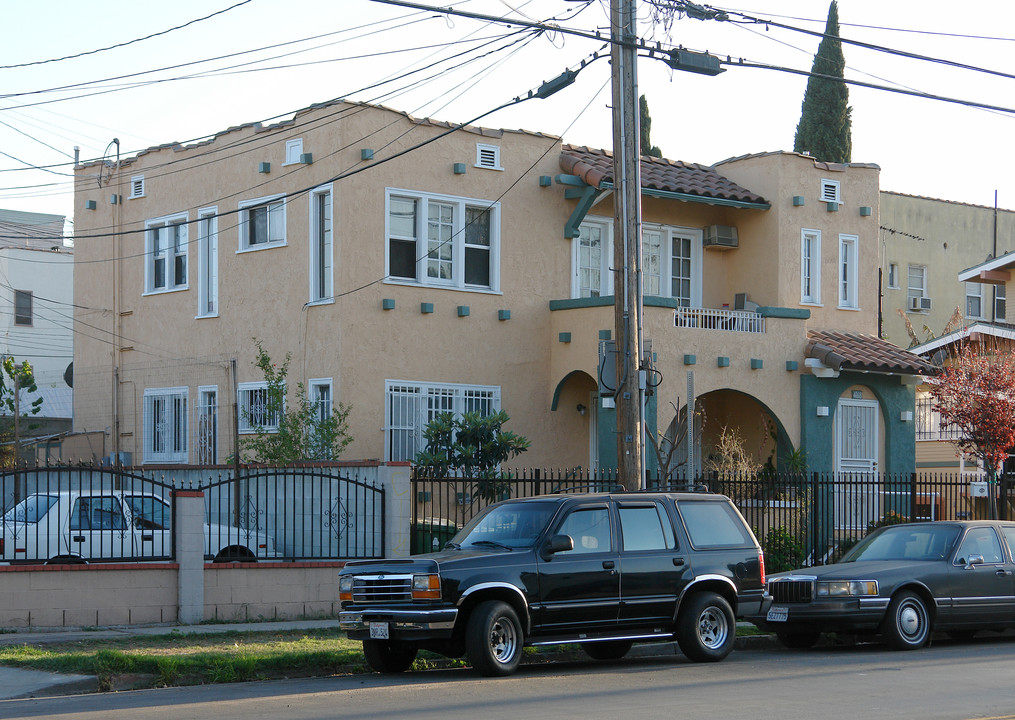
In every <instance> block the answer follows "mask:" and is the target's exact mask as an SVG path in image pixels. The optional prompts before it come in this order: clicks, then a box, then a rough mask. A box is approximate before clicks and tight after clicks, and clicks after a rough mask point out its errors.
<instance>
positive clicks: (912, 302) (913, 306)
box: [909, 297, 930, 310]
mask: <svg viewBox="0 0 1015 720" xmlns="http://www.w3.org/2000/svg"><path fill="white" fill-rule="evenodd" d="M909 309H910V310H930V298H929V297H913V298H909Z"/></svg>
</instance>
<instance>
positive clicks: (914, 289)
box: [906, 265, 927, 310]
mask: <svg viewBox="0 0 1015 720" xmlns="http://www.w3.org/2000/svg"><path fill="white" fill-rule="evenodd" d="M906 297H907V299H908V300H909V302H908V303H907V304H906V309H907V310H914V309H915V310H919V309H920V303H919V299H920V298H925V297H927V268H925V267H923V266H922V265H910V266H909V270H908V280H907V285H906ZM914 299H915V300H917V302H916V303H914Z"/></svg>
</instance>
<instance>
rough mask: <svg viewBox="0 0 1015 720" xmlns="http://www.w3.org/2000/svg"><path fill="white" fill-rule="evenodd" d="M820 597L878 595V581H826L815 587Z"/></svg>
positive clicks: (816, 584)
mask: <svg viewBox="0 0 1015 720" xmlns="http://www.w3.org/2000/svg"><path fill="white" fill-rule="evenodd" d="M814 592H815V594H816V595H817V596H818V597H858V596H861V595H877V594H878V581H877V580H825V581H819V582H817V583H815V585H814Z"/></svg>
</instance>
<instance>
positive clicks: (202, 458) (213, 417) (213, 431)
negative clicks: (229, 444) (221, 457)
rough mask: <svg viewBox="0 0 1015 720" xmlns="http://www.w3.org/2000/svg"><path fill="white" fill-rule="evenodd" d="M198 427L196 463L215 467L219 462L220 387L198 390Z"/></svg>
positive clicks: (214, 386)
mask: <svg viewBox="0 0 1015 720" xmlns="http://www.w3.org/2000/svg"><path fill="white" fill-rule="evenodd" d="M196 416H197V417H196V418H195V419H196V422H195V425H196V427H195V428H194V462H196V463H197V464H198V465H214V464H215V463H216V462H218V430H219V427H218V387H217V386H216V385H201V386H199V387H198V388H197V413H196Z"/></svg>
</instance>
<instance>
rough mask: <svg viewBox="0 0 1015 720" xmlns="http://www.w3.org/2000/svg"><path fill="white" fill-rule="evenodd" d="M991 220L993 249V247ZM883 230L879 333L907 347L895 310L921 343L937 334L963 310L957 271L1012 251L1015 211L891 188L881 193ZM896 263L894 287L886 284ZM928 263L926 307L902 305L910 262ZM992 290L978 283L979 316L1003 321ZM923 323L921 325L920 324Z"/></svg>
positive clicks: (902, 324)
mask: <svg viewBox="0 0 1015 720" xmlns="http://www.w3.org/2000/svg"><path fill="white" fill-rule="evenodd" d="M995 220H996V228H997V229H996V252H995ZM881 225H883V226H884V227H885V228H886V229H885V230H884V231H883V232H882V239H883V243H882V252H881V256H882V257H881V268H882V272H883V275H884V282H885V291H884V292H885V297H884V334H885V337H886V338H887V339H888V340H890V341H891V342H893V343H895V344H896V345H899V346H901V347H909V345H910V342H911V340H910V337H909V333H908V332H907V330H906V326H905V321H904V320H903V319H902V317H900V315H899V313H898V311H899V310H900V309H901V310H903V311H905V312H906V313H907V314H908V315H909V321H910V323H911V324H912V326H913V329H914V330H915V331H916V334H917V337H918V338H919V340H920V341H921V342H925V341H926V340H928V339H929V336H928V333H932V334H933V336H934V337H940V336H941V335H942V334H943V330H944V328H945V326H946V325H947V323H948V321H949V319H950V318H951V316H952V313H954V312H955V310H956V308H958V309H959V311H960V312H961V313H962V315H963V316H965V315H966V290H965V283H961V282H959V281H958V273H959V271H961V270H965V269H966V268H969V267H972V266H974V265H977V264H979V263H982V262H983V261H985V260H986V259H987V258H988V257H990V256H991V255H994V256H995V257H998V256H1001V255H1003V254H1005V253H1007V252H1011V251H1012V250H1015V211H1012V210H1005V209H999V210H997V211H996V213H995V210H994V208H993V207H987V206H981V205H967V204H964V203H956V202H949V201H947V200H935V199H933V198H925V197H914V196H912V195H901V194H898V193H892V192H882V193H881ZM892 263H895V264H896V265H897V266H898V268H899V275H900V277H899V282H898V287H897V288H892V287H888V271H889V265H890V264H892ZM910 264H912V265H920V266H924V267H926V268H927V288H926V293H927V296H928V297H930V298H931V302H932V307H931V310H930V311H928V312H920V311H915V312H914V311H910V310H909V308H908V307H907V300H906V299H907V287H908V285H907V280H908V267H909V265H910ZM993 297H994V295H993V292H992V290H991V286H989V285H984V286H983V317H984V319H986V320H998V321H1002V322H1003V321H1004V320H1005V318H1004V317H994V316H993V315H992V300H993ZM924 326H926V329H924Z"/></svg>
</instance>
